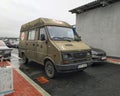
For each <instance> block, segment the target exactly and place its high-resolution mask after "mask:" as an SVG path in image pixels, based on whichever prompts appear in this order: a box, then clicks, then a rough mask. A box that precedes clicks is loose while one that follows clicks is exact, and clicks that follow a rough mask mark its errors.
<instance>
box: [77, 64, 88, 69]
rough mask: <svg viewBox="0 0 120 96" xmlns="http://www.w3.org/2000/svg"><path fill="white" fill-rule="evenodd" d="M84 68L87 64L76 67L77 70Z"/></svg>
mask: <svg viewBox="0 0 120 96" xmlns="http://www.w3.org/2000/svg"><path fill="white" fill-rule="evenodd" d="M84 67H87V64H82V65H78V69H79V68H84Z"/></svg>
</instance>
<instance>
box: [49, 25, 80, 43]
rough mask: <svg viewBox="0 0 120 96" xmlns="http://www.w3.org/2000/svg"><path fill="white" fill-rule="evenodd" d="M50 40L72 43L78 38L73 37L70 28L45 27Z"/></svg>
mask: <svg viewBox="0 0 120 96" xmlns="http://www.w3.org/2000/svg"><path fill="white" fill-rule="evenodd" d="M47 28H48V32H49V35H50V38H51V39H52V40H65V41H72V40H78V39H79V41H80V38H79V37H78V36H77V35H75V33H74V31H73V29H72V28H66V27H58V26H47Z"/></svg>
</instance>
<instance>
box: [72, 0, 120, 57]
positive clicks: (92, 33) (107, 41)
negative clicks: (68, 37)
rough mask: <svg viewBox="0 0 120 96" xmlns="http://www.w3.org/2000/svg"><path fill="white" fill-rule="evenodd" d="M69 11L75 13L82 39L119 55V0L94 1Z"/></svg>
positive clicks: (116, 55)
mask: <svg viewBox="0 0 120 96" xmlns="http://www.w3.org/2000/svg"><path fill="white" fill-rule="evenodd" d="M70 12H72V13H76V29H77V32H78V33H79V35H80V36H81V37H82V40H83V41H85V42H86V43H87V44H89V45H90V46H92V47H95V48H100V49H103V50H105V51H106V52H107V55H108V56H114V57H120V2H119V0H104V1H103V0H99V1H94V2H91V3H89V4H86V5H84V6H80V7H78V8H75V9H73V10H70Z"/></svg>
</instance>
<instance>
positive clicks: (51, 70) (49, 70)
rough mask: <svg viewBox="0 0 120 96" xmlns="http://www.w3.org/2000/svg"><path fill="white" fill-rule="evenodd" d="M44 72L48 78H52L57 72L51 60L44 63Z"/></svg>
mask: <svg viewBox="0 0 120 96" xmlns="http://www.w3.org/2000/svg"><path fill="white" fill-rule="evenodd" d="M45 73H46V75H47V76H48V77H49V78H54V77H55V76H56V74H57V72H56V70H55V67H54V65H53V63H52V62H51V61H46V63H45Z"/></svg>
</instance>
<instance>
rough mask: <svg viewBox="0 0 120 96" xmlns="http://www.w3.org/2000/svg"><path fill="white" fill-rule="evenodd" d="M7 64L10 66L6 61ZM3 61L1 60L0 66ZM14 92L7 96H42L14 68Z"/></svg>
mask: <svg viewBox="0 0 120 96" xmlns="http://www.w3.org/2000/svg"><path fill="white" fill-rule="evenodd" d="M4 64H5V66H9V64H8V63H7V62H4ZM1 65H2V63H1V62H0V66H1ZM13 77H14V78H13V80H14V82H13V84H14V92H13V93H11V94H8V95H5V96H42V95H41V94H40V93H39V92H38V91H37V90H36V89H35V88H34V87H33V86H32V85H31V84H30V83H29V82H28V81H26V80H25V79H24V78H23V77H22V76H21V75H20V74H19V73H18V72H17V71H16V70H15V69H13Z"/></svg>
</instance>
